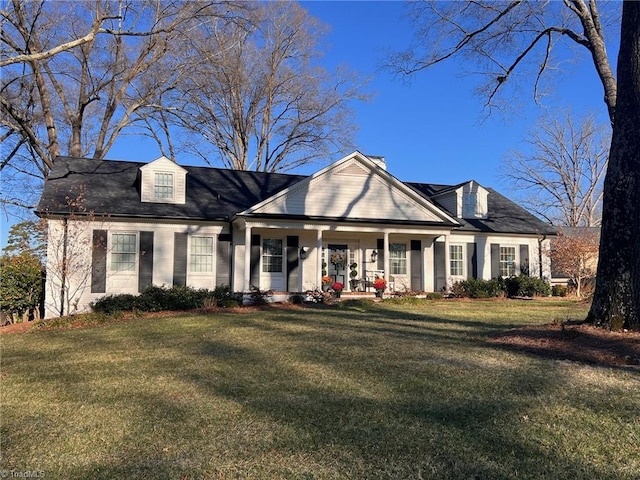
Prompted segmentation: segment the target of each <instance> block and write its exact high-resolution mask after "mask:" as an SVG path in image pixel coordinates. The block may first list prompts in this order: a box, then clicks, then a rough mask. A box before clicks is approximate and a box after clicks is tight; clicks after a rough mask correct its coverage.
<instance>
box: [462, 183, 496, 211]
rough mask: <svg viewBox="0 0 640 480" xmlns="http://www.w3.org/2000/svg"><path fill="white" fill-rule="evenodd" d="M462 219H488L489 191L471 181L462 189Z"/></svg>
mask: <svg viewBox="0 0 640 480" xmlns="http://www.w3.org/2000/svg"><path fill="white" fill-rule="evenodd" d="M461 190H462V192H461V193H462V218H487V210H488V205H487V196H488V194H489V192H488V191H487V189H485V188H483V187H482V186H480V185H478V184H477V183H476V182H475V181H473V180H472V181H470V182H469V183H467V184H465V185H464V186H463V187H462V189H461Z"/></svg>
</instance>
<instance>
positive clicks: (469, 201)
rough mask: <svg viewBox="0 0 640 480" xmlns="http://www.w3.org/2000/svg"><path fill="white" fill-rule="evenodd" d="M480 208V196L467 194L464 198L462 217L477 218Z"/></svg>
mask: <svg viewBox="0 0 640 480" xmlns="http://www.w3.org/2000/svg"><path fill="white" fill-rule="evenodd" d="M478 207H479V205H478V194H477V193H471V192H465V193H464V194H463V196H462V217H463V218H474V217H476V216H477V215H478Z"/></svg>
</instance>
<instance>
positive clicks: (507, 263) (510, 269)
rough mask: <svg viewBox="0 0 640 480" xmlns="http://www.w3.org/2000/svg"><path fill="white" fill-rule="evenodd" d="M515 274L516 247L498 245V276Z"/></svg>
mask: <svg viewBox="0 0 640 480" xmlns="http://www.w3.org/2000/svg"><path fill="white" fill-rule="evenodd" d="M515 274H516V247H502V246H501V247H500V276H502V277H512V276H513V275H515Z"/></svg>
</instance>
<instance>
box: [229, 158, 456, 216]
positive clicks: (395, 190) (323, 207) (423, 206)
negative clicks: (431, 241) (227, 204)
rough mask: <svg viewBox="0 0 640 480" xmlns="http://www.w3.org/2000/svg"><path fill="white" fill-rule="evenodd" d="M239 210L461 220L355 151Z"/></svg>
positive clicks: (310, 214)
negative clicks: (294, 183) (454, 217)
mask: <svg viewBox="0 0 640 480" xmlns="http://www.w3.org/2000/svg"><path fill="white" fill-rule="evenodd" d="M240 215H294V216H308V217H325V218H338V219H347V218H349V219H357V220H371V221H383V220H393V221H406V222H416V223H422V222H429V223H443V224H444V223H446V224H451V223H454V224H455V223H456V221H455V219H453V218H452V217H451V216H450V215H449V214H447V213H446V212H445V211H444V210H442V209H440V208H438V207H437V206H436V205H434V204H433V203H432V202H430V201H429V200H428V199H427V198H425V197H424V196H422V195H419V194H417V193H416V192H415V190H413V189H411V188H409V187H408V186H407V185H405V184H404V183H402V182H400V181H399V180H397V179H396V178H395V177H393V176H392V175H391V174H389V173H388V172H387V171H386V170H385V169H383V168H382V167H380V166H379V165H378V164H377V163H376V162H374V161H372V160H371V159H369V158H368V157H366V156H365V155H363V154H361V153H360V152H354V153H352V154H350V155H348V156H346V157H344V158H342V159H341V160H338V161H337V162H335V163H333V164H331V165H329V166H328V167H326V168H324V169H322V170H320V171H319V172H317V173H315V174H314V175H311V176H310V177H307V178H305V179H304V180H302V181H300V182H299V183H298V184H296V185H293V186H291V187H289V188H287V189H285V190H283V191H281V192H278V193H277V194H275V195H273V196H272V197H270V198H267V199H266V200H264V201H262V202H260V203H258V204H256V205H254V206H253V207H251V208H249V209H247V210H245V211H244V212H241V214H240Z"/></svg>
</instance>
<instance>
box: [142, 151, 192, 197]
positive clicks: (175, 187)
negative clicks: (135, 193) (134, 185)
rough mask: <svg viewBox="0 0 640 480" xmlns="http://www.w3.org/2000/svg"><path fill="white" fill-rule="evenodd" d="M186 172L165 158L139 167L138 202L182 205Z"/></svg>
mask: <svg viewBox="0 0 640 480" xmlns="http://www.w3.org/2000/svg"><path fill="white" fill-rule="evenodd" d="M186 189H187V171H186V170H185V169H184V168H182V167H181V166H180V165H178V164H177V163H175V162H172V161H171V160H169V159H168V158H167V157H164V156H162V157H160V158H158V159H156V160H154V161H152V162H149V163H147V164H146V165H144V166H142V167H140V200H141V201H142V202H154V203H177V204H184V203H185V197H186Z"/></svg>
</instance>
